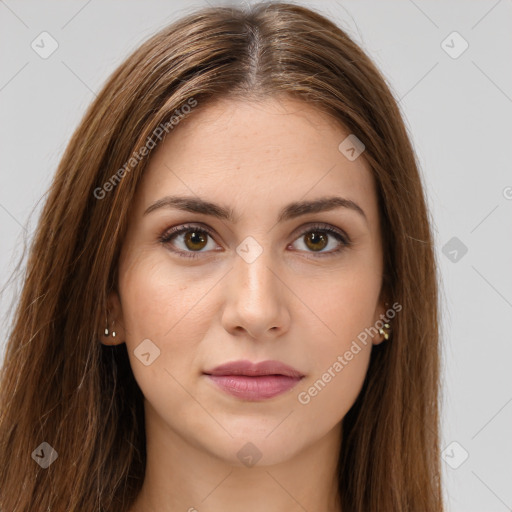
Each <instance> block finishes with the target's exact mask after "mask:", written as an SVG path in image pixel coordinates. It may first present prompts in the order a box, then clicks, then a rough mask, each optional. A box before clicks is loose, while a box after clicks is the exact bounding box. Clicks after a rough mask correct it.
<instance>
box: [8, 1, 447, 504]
mask: <svg viewBox="0 0 512 512" xmlns="http://www.w3.org/2000/svg"><path fill="white" fill-rule="evenodd" d="M281 93H282V94H288V95H291V96H293V97H295V98H298V99H302V100H303V101H306V102H308V103H309V104H311V105H314V106H315V107H317V108H318V109H319V110H321V111H323V112H325V113H327V114H329V115H330V116H332V117H333V118H334V119H336V120H338V121H339V122H340V123H341V125H342V126H343V127H345V128H346V129H347V130H348V131H349V132H350V133H352V134H355V135H356V136H357V137H358V138H359V139H360V140H361V141H363V143H364V145H365V146H366V149H365V152H364V158H366V159H367V161H368V162H369V164H370V166H371V168H372V171H373V175H374V178H375V183H376V186H377V193H378V201H379V207H380V217H381V222H382V231H383V244H384V247H383V249H384V255H385V261H384V276H383V289H384V290H385V292H386V295H387V296H388V297H389V298H390V299H391V301H392V302H397V303H399V304H400V305H401V306H402V310H401V312H400V313H399V314H398V315H397V316H396V317H395V319H394V320H393V335H392V338H391V339H390V340H389V341H388V342H385V343H382V344H380V345H378V346H376V347H374V348H373V350H372V354H371V360H370V366H369V369H368V374H367V376H366V380H365V382H364V386H363V388H362V390H361V393H360V395H359V397H358V398H357V401H356V402H355V404H354V405H353V407H352V408H351V409H350V411H349V412H348V414H347V415H346V416H345V418H344V420H343V439H342V449H341V453H340V459H339V492H340V496H341V499H342V505H343V510H344V511H347V512H349V511H350V512H377V511H385V512H391V511H393V512H405V511H422V512H434V511H435V512H440V511H442V509H443V505H442V488H441V479H440V475H441V470H440V454H439V428H438V420H439V418H438V407H439V405H438V399H439V396H438V395H439V346H438V345H439V341H438V338H439V336H438V302H437V277H436V265H435V256H434V251H433V239H432V234H431V228H430V224H429V213H428V210H427V207H426V200H425V195H424V190H423V187H422V184H421V178H420V175H419V172H418V168H417V164H416V161H415V156H414V153H413V150H412V148H411V144H410V141H409V138H408V135H407V131H406V129H405V127H404V123H403V121H402V118H401V115H400V112H399V110H398V108H397V104H396V101H395V100H394V98H393V96H392V94H391V93H390V91H389V88H388V86H387V85H386V83H385V81H384V79H383V78H382V76H381V75H380V73H379V72H378V71H377V69H376V68H375V66H374V65H373V64H372V62H371V61H370V60H369V58H368V57H367V56H366V55H365V54H364V53H363V51H362V50H361V49H360V48H359V47H358V46H357V45H356V44H355V43H354V42H353V41H352V40H351V39H350V38H349V37H348V35H347V34H345V33H344V32H343V31H342V30H341V29H340V28H338V27H337V26H336V25H335V24H333V23H332V22H330V21H329V20H328V19H326V18H325V17H324V16H322V15H320V14H318V13H316V12H314V11H311V10H309V9H307V8H305V7H301V6H298V5H293V4H287V3H263V4H257V5H254V6H252V7H251V8H247V9H245V10H244V9H242V8H231V7H215V8H214V7H212V8H205V9H201V10H198V11H195V12H194V13H192V14H190V15H187V16H186V17H184V18H182V19H181V20H179V21H177V22H175V23H173V24H172V25H170V26H168V27H166V28H165V29H164V30H162V31H160V32H159V33H158V34H156V35H155V36H153V37H152V38H151V39H149V40H148V41H147V42H145V43H144V44H143V45H142V46H141V47H140V48H139V49H137V50H136V51H135V52H134V53H133V55H131V56H130V57H129V58H128V59H127V60H126V61H125V62H124V63H123V64H122V65H121V66H120V67H119V68H118V69H117V70H116V71H115V72H114V73H113V75H112V76H111V77H110V79H109V80H108V82H107V83H106V84H105V86H104V87H103V89H102V91H101V92H100V93H99V94H98V97H97V99H96V100H95V101H94V102H93V104H92V105H91V106H90V108H89V110H88V111H87V113H86V114H85V116H84V118H83V120H82V122H81V123H80V125H79V127H78V129H77V130H76V131H75V133H74V135H73V137H72V139H71V141H70V143H69V145H68V147H67V149H66V152H65V154H64V156H63V158H62V161H61V162H60V165H59V167H58V170H57V173H56V175H55V177H54V180H53V183H52V185H51V188H50V190H49V192H48V197H47V199H46V202H45V206H44V209H43V211H42V214H41V216H40V220H39V224H38V227H37V230H36V234H35V237H34V239H33V241H32V244H31V248H30V253H29V258H28V260H27V264H26V272H25V275H24V281H23V288H22V293H21V296H20V297H19V302H18V304H17V309H16V313H15V316H14V319H13V323H12V326H11V333H10V337H9V339H8V343H7V350H6V353H5V358H4V363H3V368H2V373H1V381H0V414H1V415H0V454H1V458H2V463H0V509H1V510H3V511H4V512H22V511H24V512H28V511H30V512H39V511H40V512H46V511H47V510H52V511H57V512H60V511H67V512H71V511H80V512H82V511H86V512H92V511H93V510H95V511H100V510H104V511H108V512H124V511H126V510H128V509H129V507H130V506H131V504H132V503H133V501H134V498H135V497H136V495H137V493H138V492H139V490H140V488H141V485H142V481H143V478H144V470H145V457H146V455H145V432H144V412H143V396H142V393H141V391H140V389H139V387H138V385H137V383H136V382H135V379H134V377H133V374H132V372H131V368H130V364H129V360H128V356H127V352H126V345H125V344H120V345H118V346H116V347H108V346H105V345H102V344H101V343H99V332H100V331H101V330H102V329H103V328H104V326H105V311H106V307H107V297H108V294H109V292H110V291H111V290H113V289H115V288H116V282H117V262H118V256H119V250H120V246H121V244H122V241H123V237H124V233H125V231H126V228H127V216H128V213H129V208H130V204H131V202H132V200H133V198H134V194H135V192H136V190H137V184H138V183H139V180H140V179H141V176H142V174H143V172H144V169H145V167H146V165H147V162H148V158H149V157H144V158H141V159H140V160H137V161H136V162H132V163H131V166H127V165H126V162H129V161H130V158H132V155H133V154H134V152H135V151H138V149H139V148H142V147H143V146H145V145H147V142H148V140H149V139H151V138H152V137H154V133H155V129H156V128H157V127H159V126H167V127H169V124H168V122H169V119H170V118H171V116H172V115H173V114H174V115H175V111H176V110H177V109H178V110H179V109H180V108H181V107H182V106H183V105H185V104H187V102H188V101H190V99H191V98H194V100H195V101H197V104H198V107H197V108H201V106H203V105H206V104H207V102H208V101H209V100H213V99H216V98H220V97H230V98H232V97H235V96H236V97H239V98H244V99H248V100H250V99H254V98H257V97H262V98H264V97H267V96H273V95H277V94H281ZM179 111H180V112H183V109H182V110H179ZM188 115H190V116H193V115H194V112H191V113H190V114H188ZM165 123H167V125H166V124H165ZM169 133H170V131H169ZM170 136H172V134H171V135H170ZM340 142H341V141H340ZM120 169H124V172H119V170H120ZM112 180H114V181H115V183H114V182H113V181H112ZM107 182H110V183H111V186H109V185H105V184H106V183H107ZM98 191H99V192H98ZM42 442H47V443H48V444H49V445H50V446H52V447H53V448H54V449H55V450H56V452H57V454H58V460H57V461H56V462H55V463H53V464H51V465H50V466H49V467H48V468H47V469H43V468H41V467H40V466H39V465H38V464H36V463H35V462H34V461H33V460H32V458H31V454H32V452H33V451H34V450H35V449H36V448H38V447H39V446H40V444H41V443H42Z"/></svg>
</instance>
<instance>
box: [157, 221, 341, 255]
mask: <svg viewBox="0 0 512 512" xmlns="http://www.w3.org/2000/svg"><path fill="white" fill-rule="evenodd" d="M188 231H195V232H197V233H201V234H207V235H209V236H210V237H211V238H212V239H214V236H213V233H212V232H211V231H210V229H208V228H206V227H203V226H198V225H196V224H185V225H183V226H177V227H174V228H171V229H170V230H167V231H166V232H165V233H164V234H163V235H162V236H160V237H159V238H158V240H159V241H160V242H161V243H162V244H169V242H170V241H171V240H172V239H173V238H174V237H176V236H178V235H181V234H182V233H187V232H188ZM312 232H320V233H327V234H329V235H332V236H333V237H334V238H335V239H336V240H338V241H339V242H341V245H340V247H339V248H338V249H336V250H334V251H330V252H325V253H314V252H313V251H308V252H311V253H312V254H314V255H315V256H314V257H320V258H323V257H326V256H334V255H336V254H338V253H340V252H341V251H343V249H345V248H347V247H349V246H350V245H351V242H350V240H349V238H348V237H347V236H346V235H345V234H344V233H343V232H341V231H338V230H337V229H334V228H332V227H331V226H329V225H326V224H315V225H313V226H309V227H308V229H306V230H305V231H303V232H302V233H300V234H299V236H298V237H297V239H298V238H300V237H302V236H304V235H306V234H308V233H312ZM171 250H172V251H173V252H175V253H176V254H178V255H179V256H181V257H183V258H198V257H199V255H200V254H201V251H190V252H188V251H182V250H176V249H171Z"/></svg>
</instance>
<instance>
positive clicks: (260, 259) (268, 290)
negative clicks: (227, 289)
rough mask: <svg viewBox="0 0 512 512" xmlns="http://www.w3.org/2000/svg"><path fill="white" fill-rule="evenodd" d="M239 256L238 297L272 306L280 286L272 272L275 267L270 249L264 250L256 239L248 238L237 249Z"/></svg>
mask: <svg viewBox="0 0 512 512" xmlns="http://www.w3.org/2000/svg"><path fill="white" fill-rule="evenodd" d="M237 256H238V257H237V258H236V260H235V268H234V270H235V272H234V274H235V275H234V277H235V280H236V283H235V284H236V287H237V290H236V295H237V296H240V297H243V298H244V299H245V300H247V299H248V300H249V302H253V301H259V300H261V301H264V302H265V303H266V304H268V305H271V303H272V302H273V301H275V300H277V296H276V295H277V294H278V293H279V291H278V289H277V288H279V286H278V283H276V277H275V275H274V273H273V272H271V271H270V269H271V268H272V267H273V266H275V262H273V261H272V251H271V249H270V247H265V248H264V247H263V246H262V245H261V244H260V243H259V242H257V241H256V240H255V239H254V238H252V237H248V239H246V240H245V241H244V242H242V243H241V244H240V245H239V246H238V247H237ZM274 272H275V271H274ZM262 305H263V304H260V306H262Z"/></svg>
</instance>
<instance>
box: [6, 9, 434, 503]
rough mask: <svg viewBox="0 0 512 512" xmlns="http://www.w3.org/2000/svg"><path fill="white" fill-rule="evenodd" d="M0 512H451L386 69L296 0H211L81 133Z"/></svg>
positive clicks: (46, 217) (70, 158) (426, 314)
mask: <svg viewBox="0 0 512 512" xmlns="http://www.w3.org/2000/svg"><path fill="white" fill-rule="evenodd" d="M0 393H1V394H0V406H1V408H0V410H1V417H0V448H1V453H2V457H3V464H0V509H1V510H5V511H12V512H19V511H29V510H30V511H32V512H34V511H47V510H52V511H71V510H80V511H93V510H97V511H109V512H110V511H112V512H113V511H116V512H124V511H128V512H142V511H145V512H150V511H151V512H152V511H159V512H166V511H171V510H173V511H174V510H189V511H193V510H199V511H200V510H211V511H217V510H219V511H220V510H222V511H230V510H240V509H241V508H242V507H243V508H249V509H251V510H262V511H263V510H265V511H274V510H276V511H277V510H279V511H282V510H289V511H295V510H310V511H312V510H322V511H337V512H339V511H342V512H348V511H350V512H372V511H377V510H378V511H394V512H397V511H402V512H405V511H419V510H421V511H436V512H438V511H442V489H441V483H440V463H439V460H440V459H439V429H438V394H439V347H438V305H437V282H436V268H435V261H434V252H433V243H432V237H431V228H430V226H429V221H428V212H427V208H426V204H425V197H424V191H423V188H422V184H421V180H420V176H419V173H418V169H417V165H416V162H415V157H414V154H413V151H412V148H411V144H410V142H409V139H408V136H407V133H406V130H405V128H404V124H403V121H402V119H401V117H400V114H399V111H398V108H397V105H396V103H395V101H394V99H393V97H392V95H391V93H390V91H389V89H388V87H387V86H386V84H385V82H384V80H383V78H382V77H381V75H380V74H379V72H378V71H377V70H376V68H375V67H374V65H373V64H372V63H371V61H370V60H369V59H368V57H367V56H366V55H365V54H364V53H363V52H362V51H361V49H360V48H359V47H358V46H357V45H356V44H355V43H354V42H353V41H351V40H350V38H349V37H348V36H347V35H346V34H345V33H344V32H343V31H341V30H340V29H339V28H338V27H336V26H335V25H334V24H333V23H331V22H330V21H328V20H327V19H326V18H324V17H323V16H321V15H319V14H317V13H315V12H313V11H311V10H309V9H306V8H304V7H300V6H296V5H291V4H285V3H265V4H258V5H255V6H253V7H252V8H251V9H250V10H248V11H244V10H242V9H234V8H207V9H203V10H200V11H197V12H195V13H193V14H191V15H189V16H187V17H185V18H183V19H181V20H179V21H178V22H176V23H174V24H172V25H170V26H169V27H167V28H165V29H164V30H162V31H161V32H160V33H158V34H157V35H155V36H154V37H152V38H151V39H150V40H148V41H147V42H146V43H144V44H143V45H142V46H141V47H140V48H139V49H138V50H137V51H136V52H135V53H134V54H133V55H131V56H130V57H129V58H128V59H127V60H126V61H125V62H124V63H123V64H122V65H121V66H120V67H119V68H118V69H117V70H116V71H115V72H114V74H113V75H112V77H111V78H110V80H109V81H108V83H107V84H106V85H105V86H104V88H103V90H102V91H101V93H100V94H99V95H98V97H97V99H96V100H95V101H94V103H93V104H92V106H91V107H90V108H89V110H88V112H87V114H86V115H85V117H84V119H83V121H82V123H81V124H80V126H79V127H78V129H77V131H76V132H75V134H74V135H73V137H72V139H71V142H70V143H69V146H68V148H67V150H66V152H65V154H64V156H63V159H62V161H61V164H60V166H59V169H58V171H57V174H56V176H55V178H54V182H53V184H52V186H51V190H50V192H49V195H48V198H47V201H46V204H45V207H44V210H43V212H42V215H41V219H40V222H39V226H38V229H37V234H36V236H35V239H34V242H33V245H32V247H31V253H30V258H29V260H28V267H27V273H26V277H25V282H24V287H23V291H22V294H21V297H20V300H19V304H18V308H17V314H16V317H15V321H14V325H13V329H12V333H11V335H10V338H9V341H8V345H7V351H6V354H5V360H4V366H3V369H2V374H1V388H0Z"/></svg>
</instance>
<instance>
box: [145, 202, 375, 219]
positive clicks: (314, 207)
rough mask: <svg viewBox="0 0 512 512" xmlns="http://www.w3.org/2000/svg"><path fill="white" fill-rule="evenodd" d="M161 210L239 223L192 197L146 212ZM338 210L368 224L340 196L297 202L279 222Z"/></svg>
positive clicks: (354, 205) (228, 212)
mask: <svg viewBox="0 0 512 512" xmlns="http://www.w3.org/2000/svg"><path fill="white" fill-rule="evenodd" d="M160 208H175V209H177V210H183V211H187V212H192V213H202V214H204V215H210V216H212V217H216V218H218V219H221V220H227V221H229V222H234V223H236V222H238V217H236V216H235V214H234V212H233V210H232V209H231V208H227V207H225V206H221V205H218V204H215V203H212V202H210V201H205V200H204V199H200V198H198V197H192V196H166V197H163V198H161V199H159V200H158V201H156V202H154V203H153V204H151V205H150V206H149V207H148V208H147V209H146V210H145V212H144V215H148V214H150V213H151V212H154V211H155V210H158V209H160ZM336 208H348V209H350V210H352V211H354V212H357V213H358V214H359V215H361V216H362V217H363V218H364V220H365V221H366V222H367V223H368V219H367V217H366V214H365V213H364V210H363V209H362V208H361V207H360V206H359V205H358V204H357V203H355V202H354V201H352V200H350V199H345V198H343V197H339V196H331V197H322V198H319V199H315V200H312V201H296V202H294V203H290V204H288V205H286V206H285V207H284V208H282V209H281V211H280V212H279V215H278V217H277V222H283V221H286V220H291V219H294V218H296V217H300V216H301V215H307V214H310V213H318V212H326V211H330V210H334V209H336Z"/></svg>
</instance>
